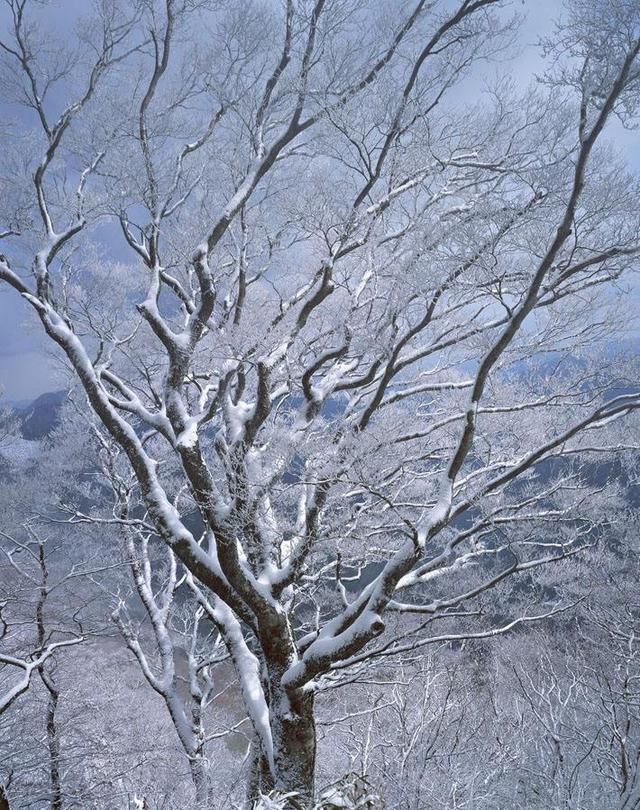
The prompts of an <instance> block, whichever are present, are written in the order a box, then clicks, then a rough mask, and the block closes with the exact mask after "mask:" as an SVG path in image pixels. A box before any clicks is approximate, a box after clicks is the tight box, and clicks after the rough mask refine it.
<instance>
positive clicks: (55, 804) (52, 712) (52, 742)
mask: <svg viewBox="0 0 640 810" xmlns="http://www.w3.org/2000/svg"><path fill="white" fill-rule="evenodd" d="M41 675H42V681H43V683H44V685H45V686H46V687H47V691H48V692H49V700H48V701H47V745H48V748H49V783H50V786H51V810H62V786H61V784H60V739H59V737H58V728H57V726H56V709H57V708H58V699H59V697H60V693H59V692H58V689H57V688H56V685H55V683H54V682H53V679H52V678H51V676H50V675H49V674H48V673H46V672H45V671H44V670H43V671H42V672H41Z"/></svg>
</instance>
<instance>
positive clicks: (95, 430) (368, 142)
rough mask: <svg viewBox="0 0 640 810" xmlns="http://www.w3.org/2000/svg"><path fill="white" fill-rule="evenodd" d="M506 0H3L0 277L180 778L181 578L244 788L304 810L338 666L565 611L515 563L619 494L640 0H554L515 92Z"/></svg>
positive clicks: (196, 725)
mask: <svg viewBox="0 0 640 810" xmlns="http://www.w3.org/2000/svg"><path fill="white" fill-rule="evenodd" d="M527 5H530V6H531V8H532V11H534V10H535V8H534V4H532V3H530V4H525V6H527ZM509 6H510V4H509V3H508V2H505V1H503V0H452V1H451V2H448V1H447V2H445V1H444V0H442V2H440V1H439V0H436V1H435V2H427V1H426V0H418V1H417V2H416V0H412V2H409V0H407V1H406V2H405V1H404V0H403V2H400V3H398V2H396V0H393V2H392V1H391V0H382V1H381V0H370V1H369V0H363V2H355V0H315V2H311V0H301V2H295V1H294V0H285V1H284V2H283V3H269V4H264V3H260V2H248V3H242V4H238V3H236V2H234V1H233V0H228V2H227V0H222V2H220V1H219V0H217V1H216V2H208V0H202V1H201V2H192V0H104V2H102V1H101V2H99V3H97V4H96V5H95V8H94V7H93V6H92V7H91V10H90V9H89V7H87V8H86V9H85V8H84V7H83V9H82V16H81V17H79V18H78V19H77V21H76V22H77V34H76V35H75V37H74V39H73V49H74V52H73V54H70V51H69V48H66V49H65V48H60V47H56V46H55V45H54V42H55V39H56V30H57V29H56V27H55V26H53V25H52V24H51V19H50V17H49V16H48V14H47V13H46V9H45V8H43V7H42V5H41V4H40V3H36V2H29V0H5V8H4V18H3V19H4V20H6V22H7V26H6V28H5V30H4V33H3V34H2V38H1V40H0V46H1V47H0V50H1V58H2V74H1V75H2V89H3V92H4V96H5V99H6V104H7V107H6V109H7V110H9V111H10V112H11V116H9V115H7V116H6V118H5V120H4V122H3V124H2V130H1V133H0V134H1V136H2V141H3V151H2V173H3V177H4V178H7V183H6V186H5V187H6V188H7V193H6V194H5V195H4V196H3V201H2V209H0V218H1V219H2V222H1V223H0V225H1V231H2V237H3V254H2V256H0V279H1V280H2V281H3V284H4V286H5V287H7V288H12V290H13V291H14V292H15V294H16V295H18V296H21V297H22V298H23V299H24V301H26V302H27V303H28V304H29V305H30V307H31V309H32V311H33V316H34V318H35V319H38V320H39V322H40V324H41V326H42V329H43V330H44V332H45V333H46V335H47V336H48V338H49V339H50V340H51V342H52V343H53V344H55V345H56V346H57V351H58V356H60V357H64V358H65V359H66V363H67V366H68V368H69V370H70V371H71V372H72V373H73V375H74V378H75V380H76V381H77V384H78V386H79V387H80V389H81V391H82V398H81V400H80V401H81V403H82V405H81V408H82V410H83V411H84V414H85V418H86V420H88V421H87V422H86V424H87V429H88V430H89V431H90V432H92V435H94V436H95V441H96V442H97V443H98V446H99V448H100V450H99V453H100V460H101V468H102V473H103V476H104V478H105V480H106V481H107V482H108V484H109V486H110V494H109V495H108V497H107V496H105V497H104V502H103V503H102V504H99V505H97V506H95V508H94V507H92V508H91V509H90V510H89V511H88V512H87V513H81V512H80V511H77V512H75V513H72V514H71V515H70V516H69V519H70V520H72V521H76V522H87V523H89V522H94V523H99V521H105V525H106V524H108V525H109V526H111V527H114V526H115V527H117V528H118V529H119V530H120V531H121V532H122V534H123V536H124V537H126V538H127V540H126V542H127V543H128V548H129V558H130V562H131V566H132V572H133V577H134V581H135V587H136V589H137V593H138V594H139V596H140V598H141V600H142V602H143V605H144V609H145V611H146V615H147V616H148V618H149V621H150V622H151V626H152V628H153V637H154V639H155V643H156V644H157V645H158V651H159V656H160V663H159V665H158V666H157V667H155V665H152V664H150V662H149V660H148V659H147V658H146V654H145V652H144V650H143V649H142V648H141V647H140V642H139V640H138V638H137V636H136V633H135V631H132V630H131V626H130V624H129V623H128V622H127V620H126V616H125V615H124V610H123V609H118V610H117V611H116V613H115V614H114V619H115V620H116V621H117V622H118V623H119V626H120V628H121V631H122V633H123V635H124V638H125V640H126V643H127V645H128V646H129V648H130V649H131V650H132V651H133V653H134V654H135V656H136V658H137V660H138V662H139V664H140V666H141V667H142V671H143V674H144V676H145V678H146V680H147V682H148V683H149V684H150V685H151V686H152V687H153V688H154V689H155V691H156V692H157V693H158V694H159V695H160V697H161V698H162V700H163V701H164V704H165V706H166V708H167V710H168V711H169V714H170V716H171V719H172V721H173V723H174V726H175V728H176V731H177V733H178V736H179V739H180V742H181V746H182V748H183V750H184V752H185V754H186V756H187V757H188V758H189V762H190V764H191V767H192V769H193V775H194V782H195V783H196V785H197V783H198V780H202V779H204V776H203V773H204V771H203V768H205V766H204V764H203V763H202V762H201V751H202V746H203V745H204V742H203V739H204V736H206V732H204V731H203V730H202V727H201V723H200V718H199V714H198V712H199V709H198V706H199V705H200V702H199V701H201V698H202V695H203V690H204V691H205V692H206V690H207V689H208V688H209V687H208V685H207V683H206V677H205V676H204V675H203V672H202V670H200V669H198V667H197V666H195V669H194V668H192V669H191V670H190V671H191V673H192V675H193V677H192V679H191V693H190V695H180V694H179V692H178V691H177V689H176V676H175V671H174V669H173V667H174V662H173V658H172V655H173V653H172V641H171V638H170V633H169V632H168V630H167V616H168V610H169V608H168V605H169V604H170V603H171V600H172V599H173V594H174V592H175V589H176V588H177V587H178V586H179V587H184V588H187V589H189V592H190V593H191V594H192V596H193V599H194V600H195V604H197V608H194V610H195V609H197V610H198V611H199V614H198V615H199V616H201V617H202V616H205V615H206V617H207V621H209V622H210V623H211V624H212V625H213V626H214V627H215V629H216V634H215V641H214V643H215V645H216V646H215V649H213V650H212V656H214V657H215V656H217V655H218V653H219V651H220V649H223V650H224V651H225V655H227V656H228V658H229V660H230V661H231V662H232V665H233V667H234V668H235V673H236V678H237V681H238V684H239V686H240V692H241V695H242V700H243V705H244V709H245V711H246V716H247V718H248V723H249V727H250V738H251V751H250V762H251V763H252V768H251V774H250V776H249V778H248V780H247V781H248V787H247V800H248V801H249V802H252V801H254V800H256V799H257V797H258V796H259V795H260V794H262V795H268V794H269V793H270V792H271V791H272V790H276V791H278V792H279V793H280V794H283V795H287V794H290V795H294V796H295V797H296V798H295V805H294V799H287V800H286V801H287V802H289V803H290V804H291V806H302V807H312V806H313V802H314V800H315V794H316V789H315V786H314V775H315V771H316V722H315V721H316V711H317V705H316V704H317V703H318V704H319V703H320V701H321V694H322V693H323V692H324V691H325V690H328V689H331V688H333V687H336V686H338V685H339V684H340V683H349V682H357V681H358V680H366V678H367V673H368V672H369V671H370V669H371V668H372V667H374V666H375V665H376V664H377V663H378V662H379V661H386V662H393V661H397V660H398V659H399V657H401V656H407V655H408V654H411V655H416V656H417V655H419V654H420V651H422V650H424V648H426V647H428V646H429V645H433V644H435V643H437V642H443V643H444V642H452V641H454V642H455V641H462V640H463V639H469V638H471V639H479V638H480V639H481V638H487V637H493V636H495V635H497V634H501V633H504V632H506V631H507V630H509V629H511V628H515V627H522V626H523V625H527V624H530V623H532V622H536V621H538V620H540V619H543V618H546V617H549V616H553V615H555V614H557V613H561V612H563V611H565V610H568V609H569V608H570V607H571V606H572V602H571V600H570V599H569V598H568V597H567V598H564V596H563V593H562V589H561V588H555V589H553V597H552V598H547V599H546V601H544V603H543V604H538V605H537V606H536V604H534V601H535V600H534V598H533V594H534V593H535V589H533V588H532V589H531V590H530V594H531V598H529V599H522V593H523V589H524V590H526V587H527V586H528V584H530V583H533V582H535V577H536V576H537V575H538V572H537V569H540V568H541V567H543V566H544V567H548V566H551V565H552V564H554V563H558V568H559V569H560V570H565V567H566V566H565V563H566V561H567V560H569V559H570V558H572V557H574V556H576V555H577V556H578V557H579V556H580V553H581V552H584V550H585V549H588V548H590V547H592V546H593V545H594V544H595V543H596V542H597V541H598V538H599V536H601V534H602V533H603V532H604V531H606V529H607V527H608V526H609V525H610V523H611V521H612V508H611V501H610V499H609V498H610V490H609V489H608V488H607V486H606V485H605V486H601V485H599V484H597V482H595V481H594V475H593V470H594V468H595V467H597V466H598V465H599V464H601V463H602V460H606V461H608V462H610V461H612V460H614V459H615V460H616V463H619V464H621V465H624V464H625V463H627V460H628V459H629V457H630V455H631V454H633V452H634V451H635V449H636V448H637V439H636V438H635V436H634V433H633V431H634V430H635V429H636V425H637V422H636V421H635V416H634V412H635V411H637V410H638V408H639V407H640V397H639V396H638V394H637V387H636V388H634V387H633V384H634V380H637V377H634V376H633V369H632V362H631V360H629V358H628V356H627V355H626V354H625V353H624V352H617V351H616V349H615V340H616V339H617V338H618V337H619V336H620V335H621V334H623V333H624V329H625V328H626V327H627V326H628V324H629V323H630V322H631V316H630V314H629V308H630V307H633V304H634V303H635V299H634V297H633V295H631V294H629V292H628V288H627V287H626V286H625V285H626V281H625V279H626V278H627V277H628V276H629V275H630V273H631V272H632V270H633V268H634V266H636V263H637V256H638V251H639V250H640V241H639V220H638V211H639V210H640V206H639V202H640V189H639V186H638V179H637V177H636V176H635V175H633V174H632V173H631V172H630V170H629V169H628V168H627V167H626V166H625V165H624V162H623V161H622V159H621V158H620V156H619V155H618V154H617V153H616V151H615V149H614V148H613V147H612V146H611V144H610V142H609V141H608V136H609V132H610V131H612V129H613V128H614V127H616V126H617V127H620V125H621V124H622V125H625V126H630V125H632V124H633V123H634V122H635V120H636V118H635V116H636V113H637V103H638V91H639V90H640V56H639V54H640V10H639V9H638V6H637V3H633V2H628V1H627V0H607V2H604V0H592V2H585V1H584V0H576V1H575V2H573V3H572V4H571V5H570V8H569V9H568V10H567V13H566V14H565V17H564V18H563V20H562V21H561V22H560V23H559V25H558V27H557V29H556V31H555V34H554V36H553V38H552V39H551V40H550V41H549V42H548V43H546V46H545V53H546V58H547V62H546V64H547V65H548V69H547V71H546V73H545V74H544V76H543V77H542V79H541V81H539V82H537V83H536V84H535V85H534V86H533V87H532V88H530V89H522V90H519V89H518V88H516V87H514V86H513V85H512V84H511V83H510V82H507V81H505V80H501V79H495V78H494V76H495V72H494V70H493V68H491V69H489V68H487V62H488V61H489V62H490V61H491V59H493V58H494V57H495V58H497V59H502V58H504V57H505V54H506V55H508V54H509V52H510V51H509V49H510V48H512V44H513V41H514V37H515V36H516V33H517V26H518V23H519V20H518V18H516V17H513V16H511V11H510V8H509ZM85 15H86V16H85ZM25 126H28V127H29V128H28V132H27V133H26V134H25V133H24V132H23V129H24V127H25ZM159 543H163V544H164V546H165V547H166V549H168V552H169V554H170V558H171V562H170V563H169V564H168V569H167V570H168V571H169V574H168V579H167V580H165V581H164V584H163V586H162V588H160V589H156V590H154V588H155V586H154V584H153V582H154V573H153V566H152V564H151V563H150V562H149V558H148V555H147V551H148V548H149V547H150V546H151V547H153V548H156V546H157V545H158V544H159ZM165 553H166V551H165ZM518 594H519V595H520V596H519V598H516V595H518ZM512 597H513V598H512ZM196 638H197V631H196ZM45 653H46V651H45V652H43V653H42V654H45ZM38 660H39V659H34V662H37V661H38ZM194 660H195V659H194ZM212 660H213V659H212ZM16 665H17V666H19V664H16ZM35 665H37V663H36V664H35ZM29 666H30V665H29ZM25 671H26V670H25ZM196 675H197V677H196ZM206 794H207V791H206V789H203V790H201V791H200V792H199V793H198V796H199V797H200V798H198V800H197V806H199V807H204V806H207V804H206V803H207V801H209V799H208V798H207V795H206Z"/></svg>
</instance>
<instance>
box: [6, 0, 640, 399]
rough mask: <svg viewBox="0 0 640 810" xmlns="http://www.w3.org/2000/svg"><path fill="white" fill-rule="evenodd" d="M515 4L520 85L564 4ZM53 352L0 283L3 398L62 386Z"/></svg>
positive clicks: (75, 7) (619, 135)
mask: <svg viewBox="0 0 640 810" xmlns="http://www.w3.org/2000/svg"><path fill="white" fill-rule="evenodd" d="M86 5H87V3H86V0H59V1H58V3H57V4H56V6H57V7H58V8H59V9H61V10H63V11H64V17H63V16H62V15H61V16H60V17H59V18H58V19H59V24H60V25H64V24H65V20H67V21H68V20H69V19H70V18H73V17H74V16H75V13H77V12H78V11H79V10H81V9H84V8H86ZM514 7H515V8H516V10H518V11H520V10H522V12H524V13H526V14H527V19H526V21H525V24H524V25H523V27H522V31H521V40H520V47H519V48H518V49H517V54H516V55H515V57H514V58H513V59H511V60H509V61H508V62H505V63H503V64H501V65H500V66H499V68H498V70H499V71H500V72H504V73H510V74H511V75H512V76H513V78H514V79H515V80H516V81H517V82H518V83H521V84H522V85H525V84H527V83H528V82H529V80H530V79H531V77H532V75H533V74H534V73H536V72H539V71H540V69H541V67H542V61H541V58H540V55H539V51H538V48H537V47H536V42H537V40H538V39H539V37H540V36H541V35H544V34H546V33H548V32H549V31H550V30H551V25H552V23H551V21H552V19H553V17H554V16H555V15H556V14H557V13H558V11H559V9H560V7H561V4H560V3H559V2H558V0H527V2H523V4H522V7H521V8H520V5H519V4H517V3H515V4H514ZM69 12H71V13H69ZM1 24H2V18H0V25H1ZM56 27H58V26H56ZM70 36H71V34H70ZM1 110H2V107H1V106H0V112H1ZM614 136H615V140H616V141H617V143H618V144H619V145H620V147H621V148H622V149H623V150H624V152H625V153H626V154H627V156H628V158H629V160H630V162H631V163H633V164H635V165H636V166H637V167H638V168H640V137H639V135H638V132H637V131H633V132H628V131H625V130H623V129H622V128H620V127H619V128H617V129H616V131H615V133H614ZM54 355H55V349H52V348H50V347H49V346H48V345H47V343H46V341H45V340H44V338H43V337H42V335H41V334H40V331H39V329H38V324H37V323H36V319H35V318H34V314H33V312H32V311H31V310H30V309H29V308H28V307H27V306H26V305H25V304H24V302H23V301H22V300H21V299H20V298H19V297H18V296H17V295H16V294H15V292H13V291H12V290H9V289H6V288H4V287H3V286H2V285H0V389H3V391H4V397H5V398H6V399H8V400H10V401H22V400H29V399H33V398H35V397H36V396H38V395H39V394H41V393H43V392H45V391H51V390H54V389H56V388H59V387H61V385H62V382H61V380H62V377H61V375H60V362H59V361H55V360H54Z"/></svg>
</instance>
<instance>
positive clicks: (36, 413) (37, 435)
mask: <svg viewBox="0 0 640 810" xmlns="http://www.w3.org/2000/svg"><path fill="white" fill-rule="evenodd" d="M65 398H66V392H65V391H51V392H49V393H46V394H42V395H41V396H39V397H38V398H37V399H36V400H34V401H33V402H32V403H31V404H30V405H27V406H26V407H17V408H16V409H15V413H16V416H17V417H18V420H19V422H20V431H21V433H22V436H23V438H25V439H28V440H29V441H34V440H37V439H43V438H44V437H45V436H47V435H48V434H49V433H51V431H52V430H53V429H54V427H55V426H56V425H57V424H58V420H59V417H60V408H61V406H62V403H63V402H64V400H65Z"/></svg>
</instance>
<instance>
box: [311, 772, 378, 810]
mask: <svg viewBox="0 0 640 810" xmlns="http://www.w3.org/2000/svg"><path fill="white" fill-rule="evenodd" d="M315 810H383V804H382V800H381V799H380V796H379V795H378V793H377V791H376V790H375V789H374V788H373V787H372V786H371V784H370V783H369V780H368V779H367V778H366V776H361V775H360V774H356V773H350V774H347V775H346V776H344V777H343V778H342V779H340V780H339V781H338V782H334V783H333V784H332V785H329V786H328V787H327V788H325V789H324V790H323V791H322V793H321V794H320V801H319V803H318V804H317V805H316V808H315Z"/></svg>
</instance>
